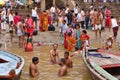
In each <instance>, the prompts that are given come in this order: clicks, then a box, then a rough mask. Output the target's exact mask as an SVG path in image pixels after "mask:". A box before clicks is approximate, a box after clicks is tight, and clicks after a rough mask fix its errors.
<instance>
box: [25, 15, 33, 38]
mask: <svg viewBox="0 0 120 80" xmlns="http://www.w3.org/2000/svg"><path fill="white" fill-rule="evenodd" d="M26 24H27V32H28V33H30V35H31V36H32V35H33V31H34V23H33V20H32V18H31V17H30V15H27V20H26Z"/></svg>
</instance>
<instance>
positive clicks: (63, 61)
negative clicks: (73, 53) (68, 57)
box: [59, 58, 66, 66]
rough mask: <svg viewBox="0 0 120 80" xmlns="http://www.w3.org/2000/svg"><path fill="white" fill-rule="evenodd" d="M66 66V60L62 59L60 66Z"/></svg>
mask: <svg viewBox="0 0 120 80" xmlns="http://www.w3.org/2000/svg"><path fill="white" fill-rule="evenodd" d="M65 64H66V62H65V59H64V58H61V59H60V61H59V65H60V66H62V65H65Z"/></svg>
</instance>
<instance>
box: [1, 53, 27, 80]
mask: <svg viewBox="0 0 120 80" xmlns="http://www.w3.org/2000/svg"><path fill="white" fill-rule="evenodd" d="M24 63H25V61H24V59H23V58H22V57H20V56H17V55H14V54H11V53H8V52H4V51H0V80H19V79H20V75H21V72H22V68H23V66H24Z"/></svg>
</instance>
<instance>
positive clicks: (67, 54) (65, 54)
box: [64, 51, 69, 59]
mask: <svg viewBox="0 0 120 80" xmlns="http://www.w3.org/2000/svg"><path fill="white" fill-rule="evenodd" d="M68 57H69V52H67V51H66V52H65V53H64V58H65V59H68Z"/></svg>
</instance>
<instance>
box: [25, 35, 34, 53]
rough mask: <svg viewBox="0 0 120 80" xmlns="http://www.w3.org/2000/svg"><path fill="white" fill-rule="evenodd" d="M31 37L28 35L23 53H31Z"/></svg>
mask: <svg viewBox="0 0 120 80" xmlns="http://www.w3.org/2000/svg"><path fill="white" fill-rule="evenodd" d="M32 40H33V39H32V37H31V36H30V35H29V34H28V38H27V41H26V44H25V51H26V52H31V51H33V42H32Z"/></svg>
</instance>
